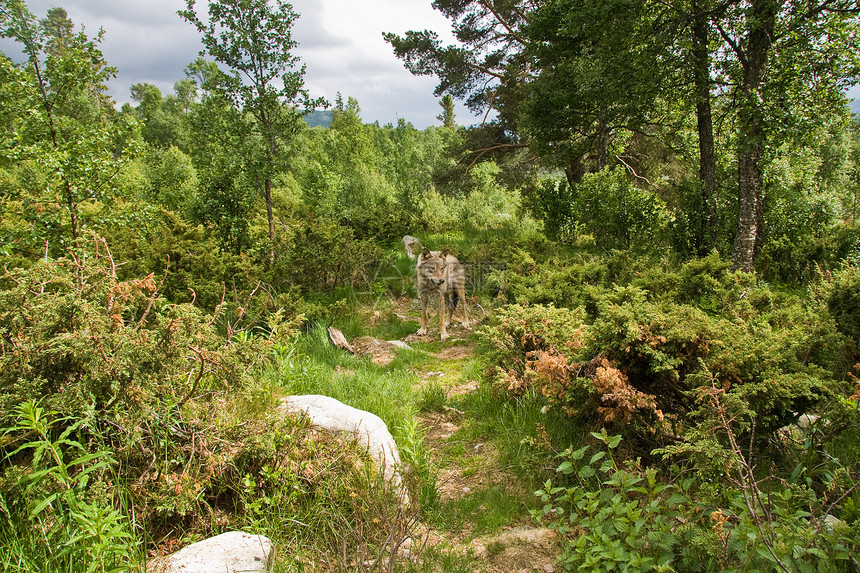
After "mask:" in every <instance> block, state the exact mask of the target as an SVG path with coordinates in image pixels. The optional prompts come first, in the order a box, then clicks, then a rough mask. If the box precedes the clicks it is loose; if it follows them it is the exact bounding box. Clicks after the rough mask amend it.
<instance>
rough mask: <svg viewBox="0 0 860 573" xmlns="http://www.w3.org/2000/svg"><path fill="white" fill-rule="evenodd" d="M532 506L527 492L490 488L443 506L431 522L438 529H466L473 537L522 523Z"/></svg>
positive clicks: (532, 498) (500, 487)
mask: <svg viewBox="0 0 860 573" xmlns="http://www.w3.org/2000/svg"><path fill="white" fill-rule="evenodd" d="M534 505H535V501H534V496H533V495H531V494H530V493H529V492H523V493H522V494H521V495H520V494H516V493H513V492H511V491H510V490H508V489H506V488H504V487H502V486H491V487H488V488H485V489H480V490H476V491H471V492H469V493H468V494H466V495H464V496H463V497H461V498H459V499H455V500H452V501H449V502H447V503H444V504H442V505H441V506H440V508H439V510H438V511H437V512H436V513H435V514H434V515H433V516H432V517H431V519H432V522H433V524H434V525H435V526H437V527H440V528H442V529H445V530H448V531H464V530H468V531H469V537H470V538H475V537H478V536H480V535H485V534H487V533H491V532H494V531H498V530H499V529H501V528H503V527H506V526H512V525H516V524H518V523H520V522H522V520H523V519H524V518H527V516H528V515H529V509H530V508H531V507H532V506H534Z"/></svg>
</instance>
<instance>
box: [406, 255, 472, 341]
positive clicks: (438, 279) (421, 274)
mask: <svg viewBox="0 0 860 573" xmlns="http://www.w3.org/2000/svg"><path fill="white" fill-rule="evenodd" d="M415 271H416V275H417V280H416V286H417V287H418V296H419V298H420V300H421V328H420V329H419V330H418V335H419V336H420V335H424V334H426V333H427V327H428V326H429V322H430V321H429V319H428V317H427V307H428V306H429V304H430V302H431V299H432V298H433V297H438V299H439V331H440V336H441V339H442V340H445V339H446V338H448V330H447V328H448V325H449V324H450V323H451V318H453V316H454V310H455V309H456V308H457V303H460V304H461V306H462V307H463V326H464V327H465V328H469V327H470V324H469V311H468V309H467V305H466V271H465V269H463V265H462V264H461V263H460V261H458V260H457V257H455V256H453V255H450V254H448V251H447V249H446V250H444V251H431V250H430V249H428V248H427V247H424V248H422V250H421V254H419V255H418V262H417V264H416V265H415Z"/></svg>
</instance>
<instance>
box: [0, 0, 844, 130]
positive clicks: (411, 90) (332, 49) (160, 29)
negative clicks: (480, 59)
mask: <svg viewBox="0 0 860 573" xmlns="http://www.w3.org/2000/svg"><path fill="white" fill-rule="evenodd" d="M27 4H28V6H29V8H30V11H31V12H33V13H34V14H35V15H36V16H37V17H38V18H42V17H44V16H45V13H46V12H47V10H48V9H49V8H51V7H53V6H61V7H63V8H65V9H66V11H67V12H68V13H69V17H70V18H71V19H72V21H73V22H74V23H75V25H76V30H79V29H80V26H81V25H83V26H84V27H85V30H86V32H87V33H88V34H89V35H90V36H95V35H96V33H97V32H98V30H99V28H104V30H105V37H104V41H103V43H102V45H101V49H102V53H103V54H104V56H105V59H106V60H107V61H108V63H109V64H110V65H112V66H114V67H116V68H117V69H118V74H117V77H116V78H115V79H113V80H111V82H110V83H109V84H108V88H109V93H110V95H111V96H112V97H113V98H114V99H115V100H116V101H117V104H118V106H119V105H122V104H123V103H125V102H128V101H129V100H130V95H129V87H130V86H131V85H132V84H135V83H141V82H146V83H151V84H154V85H156V86H158V88H159V89H161V91H162V93H163V94H167V93H171V92H172V91H173V84H174V83H175V82H176V81H177V80H180V79H182V78H183V77H184V70H185V67H186V66H187V65H188V64H189V63H191V62H192V61H194V60H195V59H197V57H198V53H199V51H200V49H201V48H202V45H201V43H200V38H199V35H198V33H197V31H196V30H195V29H194V27H193V26H192V25H191V24H188V23H187V22H185V21H184V20H182V19H181V18H180V17H179V16H177V15H176V11H177V10H179V9H183V8H185V1H184V0H28V1H27ZM291 4H292V5H293V8H294V9H295V11H296V12H298V13H299V14H300V17H299V19H298V20H297V21H296V23H295V24H294V26H293V39H294V40H296V41H297V42H298V43H299V46H298V47H297V48H296V49H295V50H294V52H293V53H294V55H296V56H299V57H300V58H301V61H302V63H304V64H305V66H306V74H305V87H306V88H307V89H308V91H309V92H310V95H311V96H312V97H318V96H323V97H325V98H327V99H328V100H329V102H331V103H333V102H334V101H335V97H336V94H337V93H338V92H340V93H341V94H342V95H343V97H344V99H346V98H347V97H350V96H351V97H353V98H355V99H356V100H358V103H359V106H360V107H361V118H362V120H363V121H365V122H367V123H372V122H374V121H378V122H379V123H380V124H382V125H384V124H387V123H396V122H397V120H398V119H400V118H403V119H405V120H406V121H408V122H410V123H412V124H413V125H414V126H415V127H417V128H419V129H423V128H425V127H427V126H429V125H438V124H439V123H440V122H439V120H437V119H436V116H438V115H439V114H440V113H441V111H442V108H441V107H440V106H439V101H438V98H435V97H434V96H433V89H434V87H435V86H436V79H435V78H433V77H430V76H424V77H416V76H413V75H412V74H410V73H409V72H408V71H407V70H406V69H405V68H404V67H403V63H402V62H401V61H400V60H398V59H397V58H396V57H395V56H394V54H393V53H392V49H391V46H390V45H389V44H388V43H386V42H385V41H384V40H383V39H382V32H394V33H397V34H401V35H402V34H403V33H404V32H406V31H407V30H424V29H429V30H433V31H435V32H437V33H439V35H440V37H442V38H443V40H444V39H448V40H450V38H451V36H450V25H449V22H448V21H447V20H446V19H445V18H444V16H442V15H441V14H440V13H438V12H436V11H435V10H433V9H432V7H431V0H363V1H362V2H358V1H356V0H293V1H292V2H291ZM206 6H207V2H206V0H198V2H197V7H198V10H205V9H206ZM0 50H2V51H3V52H5V53H6V54H8V55H9V56H10V57H12V58H13V59H20V57H19V58H16V56H15V54H16V53H17V51H18V50H17V48H16V46H15V45H14V43H13V42H11V41H10V40H6V39H2V38H0ZM849 97H853V98H855V99H857V100H860V86H857V87H855V88H853V89H852V90H851V91H850V92H849ZM858 103H860V102H855V109H860V106H858V105H857V104H858ZM455 114H456V121H457V123H458V124H460V125H472V124H476V123H480V121H481V118H480V117H475V116H472V115H471V114H470V112H469V111H468V110H467V109H466V108H465V107H463V106H462V105H460V104H459V103H458V105H457V107H456V108H455Z"/></svg>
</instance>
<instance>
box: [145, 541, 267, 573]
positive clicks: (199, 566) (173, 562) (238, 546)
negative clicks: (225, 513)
mask: <svg viewBox="0 0 860 573" xmlns="http://www.w3.org/2000/svg"><path fill="white" fill-rule="evenodd" d="M274 562H275V549H274V546H273V545H272V542H271V541H270V540H269V539H268V538H267V537H263V536H262V535H252V534H250V533H245V532H243V531H230V532H227V533H222V534H221V535H217V536H215V537H210V538H209V539H205V540H203V541H200V542H197V543H192V544H191V545H188V546H187V547H185V548H183V549H180V550H179V551H177V552H176V553H174V554H172V555H168V556H167V557H163V558H160V559H156V560H155V561H153V562H151V563H150V565H149V566H148V567H147V571H148V573H214V572H216V571H217V572H223V573H240V572H241V573H251V572H258V571H260V572H265V573H269V572H271V571H272V568H273V567H274Z"/></svg>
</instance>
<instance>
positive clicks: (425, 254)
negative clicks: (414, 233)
mask: <svg viewBox="0 0 860 573" xmlns="http://www.w3.org/2000/svg"><path fill="white" fill-rule="evenodd" d="M421 256H422V257H424V258H427V257H429V256H430V249H428V248H427V247H424V248H423V249H421Z"/></svg>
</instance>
